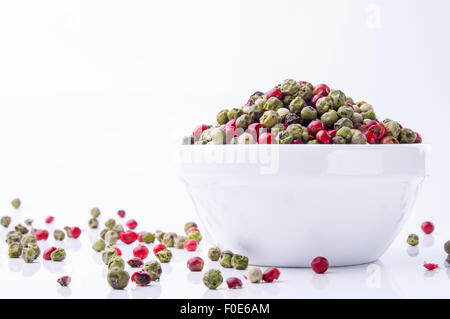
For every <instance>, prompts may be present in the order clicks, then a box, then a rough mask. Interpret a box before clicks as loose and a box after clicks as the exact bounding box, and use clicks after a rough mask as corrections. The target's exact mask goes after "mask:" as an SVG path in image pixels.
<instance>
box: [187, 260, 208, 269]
mask: <svg viewBox="0 0 450 319" xmlns="http://www.w3.org/2000/svg"><path fill="white" fill-rule="evenodd" d="M186 264H187V267H188V268H189V270H190V271H202V270H203V266H204V265H205V262H204V261H203V259H202V258H200V257H192V258H189V259H188V261H187V263H186Z"/></svg>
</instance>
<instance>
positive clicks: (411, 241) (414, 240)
mask: <svg viewBox="0 0 450 319" xmlns="http://www.w3.org/2000/svg"><path fill="white" fill-rule="evenodd" d="M406 242H407V243H408V244H409V245H411V246H417V245H418V244H419V236H417V235H416V234H411V235H409V236H408V239H407V240H406Z"/></svg>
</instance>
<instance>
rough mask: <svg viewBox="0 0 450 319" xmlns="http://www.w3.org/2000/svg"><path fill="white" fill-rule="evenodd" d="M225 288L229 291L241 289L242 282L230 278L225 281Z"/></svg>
mask: <svg viewBox="0 0 450 319" xmlns="http://www.w3.org/2000/svg"><path fill="white" fill-rule="evenodd" d="M227 286H228V288H230V289H241V288H242V281H241V280H240V279H239V278H236V277H230V278H228V279H227Z"/></svg>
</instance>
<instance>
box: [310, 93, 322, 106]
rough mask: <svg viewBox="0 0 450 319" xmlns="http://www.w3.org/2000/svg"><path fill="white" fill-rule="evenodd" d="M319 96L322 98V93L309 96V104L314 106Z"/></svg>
mask: <svg viewBox="0 0 450 319" xmlns="http://www.w3.org/2000/svg"><path fill="white" fill-rule="evenodd" d="M320 98H323V95H321V94H316V95H314V96H313V97H312V98H311V101H310V102H309V104H311V105H312V106H314V107H316V103H317V101H318V100H319V99H320Z"/></svg>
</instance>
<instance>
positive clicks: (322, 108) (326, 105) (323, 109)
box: [316, 96, 334, 115]
mask: <svg viewBox="0 0 450 319" xmlns="http://www.w3.org/2000/svg"><path fill="white" fill-rule="evenodd" d="M333 107H334V104H333V100H332V99H331V98H330V97H328V96H324V97H321V98H320V99H318V100H317V102H316V109H317V112H319V114H321V115H322V114H325V113H327V112H329V111H330V110H332V109H333Z"/></svg>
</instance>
